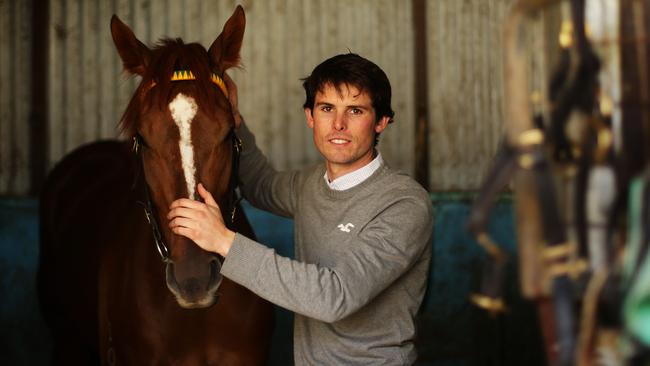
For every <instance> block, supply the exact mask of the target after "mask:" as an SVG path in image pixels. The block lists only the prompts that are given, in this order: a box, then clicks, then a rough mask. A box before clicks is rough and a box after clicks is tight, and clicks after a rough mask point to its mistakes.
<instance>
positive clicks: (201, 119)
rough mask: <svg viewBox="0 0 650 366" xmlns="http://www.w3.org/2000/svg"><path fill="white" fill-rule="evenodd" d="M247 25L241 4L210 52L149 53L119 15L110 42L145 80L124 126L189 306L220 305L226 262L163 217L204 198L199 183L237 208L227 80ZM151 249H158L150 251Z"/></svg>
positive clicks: (170, 47)
mask: <svg viewBox="0 0 650 366" xmlns="http://www.w3.org/2000/svg"><path fill="white" fill-rule="evenodd" d="M245 22H246V20H245V17H244V11H243V9H242V8H241V7H240V6H238V7H237V9H235V12H234V13H233V15H232V16H231V17H230V19H228V21H227V22H226V24H225V25H224V28H223V31H222V32H221V34H220V35H219V36H218V37H217V39H216V40H215V41H214V42H213V43H212V45H211V46H210V49H209V50H207V51H206V49H205V48H204V47H203V46H201V45H199V44H196V43H190V44H185V43H183V41H182V40H180V39H175V40H171V39H166V40H162V41H161V42H160V43H159V44H158V45H156V47H154V48H153V49H149V48H148V47H147V46H145V45H144V44H143V43H142V42H140V41H139V40H138V39H137V38H136V37H135V35H134V34H133V32H132V31H131V29H130V28H129V27H128V26H126V25H125V24H124V23H122V22H121V21H120V20H119V19H118V18H117V17H116V16H113V18H112V19H111V32H112V35H113V41H114V42H115V46H116V48H117V51H118V53H119V55H120V57H121V59H122V61H123V64H124V68H125V70H126V71H127V72H128V73H130V74H131V75H139V76H141V77H142V81H141V83H140V85H139V87H138V88H137V90H136V92H135V94H134V96H133V98H132V99H131V101H130V103H129V105H128V107H127V109H126V112H125V113H124V116H123V117H122V120H121V122H120V127H121V129H122V131H123V133H124V134H125V135H126V136H127V137H132V138H133V137H135V138H137V139H138V140H139V141H141V144H140V145H141V147H140V152H139V154H141V157H139V159H141V161H142V167H143V169H142V171H143V172H144V178H145V180H146V184H147V185H148V190H149V192H150V197H151V203H152V207H153V208H154V214H153V217H154V219H156V220H157V223H159V224H158V227H159V228H160V234H161V237H162V240H163V242H164V243H167V248H168V250H169V258H168V260H167V259H166V263H167V268H166V279H167V287H168V288H169V289H170V290H171V291H172V293H173V294H174V295H175V297H176V299H177V301H178V303H179V304H180V305H181V306H182V307H186V308H196V307H207V306H210V305H212V304H214V303H215V302H216V299H217V294H216V291H217V288H218V287H219V284H220V283H221V274H220V273H219V272H220V269H221V265H220V262H219V258H217V257H216V256H215V255H213V254H211V253H208V252H205V251H203V250H202V249H200V248H199V247H198V246H197V245H196V244H195V243H193V242H192V241H190V240H189V239H187V238H185V237H181V236H178V235H174V234H173V233H172V232H171V230H170V229H169V227H168V225H167V222H168V220H167V219H166V215H167V213H168V212H169V205H170V204H171V203H172V201H174V200H176V199H178V198H181V197H189V198H191V199H199V197H198V194H197V193H196V185H197V184H198V183H199V182H201V183H203V185H204V186H205V187H206V188H207V189H208V190H209V191H210V192H212V194H213V196H214V197H215V199H216V200H217V202H219V205H220V206H221V207H222V208H223V209H224V211H226V210H228V209H230V208H231V206H232V204H233V203H232V199H231V198H232V194H233V192H232V190H233V189H234V187H232V185H231V184H230V183H231V174H233V161H234V158H233V156H234V155H233V154H235V152H234V151H233V150H234V139H233V138H232V136H233V135H232V132H233V129H234V128H235V127H236V126H235V123H236V122H235V119H234V117H233V113H232V110H231V105H230V103H229V102H228V99H227V91H226V88H225V86H224V84H223V79H222V77H223V75H224V72H225V71H226V70H227V69H228V68H230V67H233V66H237V65H238V64H239V51H240V48H241V43H242V39H243V35H244V27H245ZM179 72H180V73H181V74H179ZM179 75H180V76H179ZM235 174H236V173H235ZM142 199H143V200H145V197H143V198H142ZM223 214H224V217H228V216H229V213H227V212H224V213H223ZM154 222H155V221H154ZM151 251H152V253H155V252H156V249H155V248H154V247H151Z"/></svg>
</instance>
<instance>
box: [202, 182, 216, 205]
mask: <svg viewBox="0 0 650 366" xmlns="http://www.w3.org/2000/svg"><path fill="white" fill-rule="evenodd" d="M199 194H200V195H201V197H202V198H203V200H204V201H205V203H206V204H207V205H209V206H216V207H219V205H218V204H217V202H216V201H215V200H214V198H213V197H212V193H210V192H208V190H207V189H205V187H203V184H201V183H199Z"/></svg>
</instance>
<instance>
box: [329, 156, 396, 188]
mask: <svg viewBox="0 0 650 366" xmlns="http://www.w3.org/2000/svg"><path fill="white" fill-rule="evenodd" d="M383 161H384V160H383V159H382V158H381V153H379V152H377V157H375V158H374V159H372V161H371V162H370V163H368V164H366V165H365V166H364V167H362V168H359V169H357V170H355V171H353V172H350V173H348V174H344V175H342V176H340V177H338V178H336V179H334V180H333V181H331V182H330V180H329V178H328V177H327V172H325V175H324V176H323V178H324V179H325V182H327V185H328V186H329V187H330V189H333V190H335V191H344V190H346V189H350V188H352V187H354V186H356V185H358V184H360V183H361V182H363V181H364V180H366V179H368V178H369V177H370V176H371V175H372V173H374V172H375V171H376V170H377V169H379V167H380V166H381V163H383Z"/></svg>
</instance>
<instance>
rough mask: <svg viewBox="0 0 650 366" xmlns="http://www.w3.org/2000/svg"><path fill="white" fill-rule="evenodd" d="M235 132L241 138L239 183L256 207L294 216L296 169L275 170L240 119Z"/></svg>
mask: <svg viewBox="0 0 650 366" xmlns="http://www.w3.org/2000/svg"><path fill="white" fill-rule="evenodd" d="M237 135H238V136H239V137H240V138H241V140H242V145H243V149H242V152H241V156H240V166H239V175H238V176H239V181H240V184H239V187H240V189H241V191H242V194H243V195H244V197H245V198H246V199H247V200H248V201H249V202H250V203H251V204H252V205H253V206H255V207H257V208H260V209H262V210H265V211H269V212H272V213H274V214H276V215H280V216H285V217H293V212H294V209H295V202H296V197H295V192H296V189H295V185H296V184H297V180H298V176H299V173H298V172H277V171H276V170H275V169H274V168H273V167H272V166H271V164H270V163H269V162H268V160H267V158H266V156H264V154H263V153H262V152H261V151H260V149H259V148H258V147H257V145H256V144H255V136H254V135H253V134H252V133H251V132H250V130H249V129H248V127H247V126H246V124H245V123H244V122H243V121H242V124H241V126H240V128H239V129H238V130H237Z"/></svg>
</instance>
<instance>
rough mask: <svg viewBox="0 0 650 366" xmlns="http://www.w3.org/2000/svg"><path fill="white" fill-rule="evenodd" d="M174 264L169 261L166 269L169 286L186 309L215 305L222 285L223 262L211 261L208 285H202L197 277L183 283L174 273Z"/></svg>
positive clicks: (179, 303) (177, 300)
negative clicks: (221, 271) (179, 281)
mask: <svg viewBox="0 0 650 366" xmlns="http://www.w3.org/2000/svg"><path fill="white" fill-rule="evenodd" d="M173 266H174V264H173V263H168V264H167V268H166V270H165V274H166V283H167V288H168V289H169V290H170V291H171V292H172V294H173V295H174V297H175V298H176V302H177V303H178V305H179V306H181V307H182V308H184V309H199V308H207V307H210V306H212V305H215V304H216V303H217V302H218V300H219V293H218V292H217V290H218V289H219V286H220V285H221V282H222V280H223V277H222V276H221V274H220V273H219V272H220V269H221V264H220V263H219V261H218V260H216V259H215V260H214V261H213V262H211V263H210V279H209V280H208V282H207V286H201V281H199V280H198V279H196V278H190V279H186V280H185V281H183V282H182V283H181V284H179V283H178V281H177V280H176V276H175V275H174V269H173Z"/></svg>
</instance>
